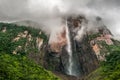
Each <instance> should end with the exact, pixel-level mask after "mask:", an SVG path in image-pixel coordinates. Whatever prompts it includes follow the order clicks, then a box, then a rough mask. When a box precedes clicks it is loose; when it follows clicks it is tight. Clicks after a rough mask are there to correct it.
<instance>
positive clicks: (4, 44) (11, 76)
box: [0, 23, 59, 80]
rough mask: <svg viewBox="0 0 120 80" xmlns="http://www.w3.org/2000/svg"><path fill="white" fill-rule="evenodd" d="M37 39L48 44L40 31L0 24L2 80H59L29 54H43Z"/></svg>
mask: <svg viewBox="0 0 120 80" xmlns="http://www.w3.org/2000/svg"><path fill="white" fill-rule="evenodd" d="M37 39H42V40H43V44H45V43H46V42H47V37H46V35H45V34H44V33H43V32H42V31H41V30H39V29H34V28H30V27H29V28H28V27H24V26H17V25H14V24H4V23H0V80H59V78H57V77H56V76H54V75H53V74H52V73H51V72H49V71H47V70H45V69H44V68H42V67H41V66H40V65H38V64H36V63H35V62H34V61H33V60H31V59H30V58H28V55H29V54H38V53H39V54H41V53H43V52H42V50H39V48H38V47H37V46H36V44H37V43H36V41H37Z"/></svg>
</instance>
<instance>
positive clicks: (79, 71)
mask: <svg viewBox="0 0 120 80" xmlns="http://www.w3.org/2000/svg"><path fill="white" fill-rule="evenodd" d="M87 23H88V20H86V19H85V17H83V16H77V17H69V18H68V19H67V20H66V22H65V23H64V24H66V26H67V27H68V29H69V38H70V42H71V49H72V59H71V60H72V61H71V62H72V64H73V65H72V70H71V71H72V75H73V76H81V77H83V76H85V75H88V74H89V73H90V72H92V71H94V70H95V69H97V68H98V67H99V62H100V61H104V60H105V56H106V55H108V54H109V50H108V49H107V48H106V47H105V46H104V44H105V45H114V42H113V40H112V38H111V37H112V34H111V32H110V31H109V30H108V29H107V27H105V26H101V27H98V28H96V31H95V32H92V33H91V31H86V27H85V26H82V25H83V24H87ZM64 33H66V32H65V30H64ZM61 35H63V34H61ZM66 37H67V35H66V36H65V34H64V37H62V39H63V40H65V41H67V38H66ZM61 44H62V43H61ZM52 45H54V44H50V46H52ZM59 46H60V45H59V42H58V47H57V48H58V49H59V51H55V50H54V51H53V49H56V48H53V47H49V46H48V47H47V48H48V50H47V53H46V55H47V56H46V62H47V65H45V66H51V68H50V69H51V70H53V71H58V72H62V73H64V74H68V75H70V74H69V73H68V68H69V66H70V64H69V61H70V60H69V58H70V55H69V53H68V51H67V46H68V43H67V42H65V43H64V45H62V46H60V47H59ZM51 48H53V49H51ZM46 68H48V67H46ZM48 69H49V68H48Z"/></svg>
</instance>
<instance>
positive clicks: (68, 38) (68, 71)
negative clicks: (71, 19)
mask: <svg viewBox="0 0 120 80" xmlns="http://www.w3.org/2000/svg"><path fill="white" fill-rule="evenodd" d="M66 37H67V47H66V48H67V52H68V55H69V59H68V68H67V74H68V75H73V73H72V68H73V62H72V61H73V60H72V47H71V41H70V32H69V28H68V26H67V21H66Z"/></svg>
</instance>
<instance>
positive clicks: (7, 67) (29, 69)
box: [0, 53, 59, 80]
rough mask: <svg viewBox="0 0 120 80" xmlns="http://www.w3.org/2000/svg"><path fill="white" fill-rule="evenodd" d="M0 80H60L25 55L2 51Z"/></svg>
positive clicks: (0, 56)
mask: <svg viewBox="0 0 120 80" xmlns="http://www.w3.org/2000/svg"><path fill="white" fill-rule="evenodd" d="M0 80H59V79H58V78H57V77H55V76H53V74H52V73H51V72H48V71H46V70H45V69H44V68H42V67H40V66H39V65H37V64H35V63H34V62H33V61H31V60H30V59H28V58H27V57H25V56H21V55H10V54H6V53H0Z"/></svg>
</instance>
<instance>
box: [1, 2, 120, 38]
mask: <svg viewBox="0 0 120 80" xmlns="http://www.w3.org/2000/svg"><path fill="white" fill-rule="evenodd" d="M73 14H75V15H78V14H84V15H85V16H86V18H87V19H88V20H89V21H90V26H89V27H91V28H92V27H94V26H96V25H95V24H94V23H95V18H96V16H99V17H101V18H102V20H103V24H105V25H106V26H107V27H108V28H109V29H110V30H111V32H112V33H113V35H114V38H116V39H120V37H119V36H120V27H119V26H120V23H119V21H120V15H119V14H120V0H0V21H7V22H12V21H22V20H31V21H34V22H37V23H39V24H43V25H44V27H43V29H44V30H46V31H48V32H49V33H55V31H56V32H58V30H59V29H61V22H62V18H63V17H65V16H70V15H73ZM88 25H89V24H88Z"/></svg>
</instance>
